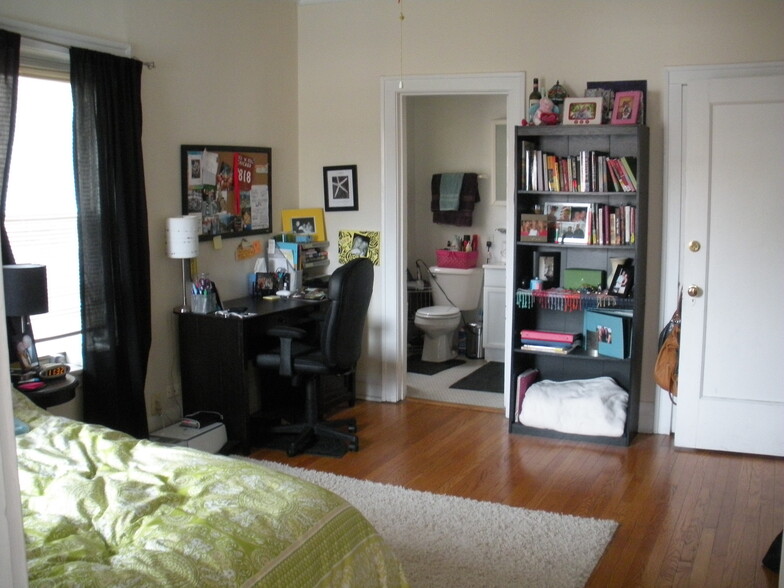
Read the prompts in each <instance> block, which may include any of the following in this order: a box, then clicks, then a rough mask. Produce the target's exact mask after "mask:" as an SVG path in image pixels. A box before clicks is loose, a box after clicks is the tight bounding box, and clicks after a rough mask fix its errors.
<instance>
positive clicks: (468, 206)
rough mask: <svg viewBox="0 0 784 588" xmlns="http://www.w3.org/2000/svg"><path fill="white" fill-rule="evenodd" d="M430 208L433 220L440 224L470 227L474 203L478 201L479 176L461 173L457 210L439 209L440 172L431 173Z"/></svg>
mask: <svg viewBox="0 0 784 588" xmlns="http://www.w3.org/2000/svg"><path fill="white" fill-rule="evenodd" d="M430 193H431V199H430V210H431V212H432V213H433V222H434V223H438V224H442V225H456V226H458V227H470V226H471V224H472V223H473V220H474V218H473V217H474V204H476V203H477V202H479V176H478V175H477V174H475V173H465V174H463V185H462V187H461V188H460V204H459V205H458V208H457V210H441V209H440V208H441V174H433V179H432V181H431V182H430Z"/></svg>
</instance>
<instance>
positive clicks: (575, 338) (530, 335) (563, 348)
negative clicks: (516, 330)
mask: <svg viewBox="0 0 784 588" xmlns="http://www.w3.org/2000/svg"><path fill="white" fill-rule="evenodd" d="M582 339H583V335H582V333H567V332H563V331H538V330H533V329H523V330H522V331H520V343H521V344H522V349H524V350H526V351H541V352H544V353H560V354H566V353H571V352H572V351H574V350H575V349H577V348H578V347H580V346H581V345H582Z"/></svg>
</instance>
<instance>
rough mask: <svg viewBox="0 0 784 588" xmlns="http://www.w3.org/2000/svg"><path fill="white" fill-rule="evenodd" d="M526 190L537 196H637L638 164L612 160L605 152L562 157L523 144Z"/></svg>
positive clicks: (522, 158) (628, 159)
mask: <svg viewBox="0 0 784 588" xmlns="http://www.w3.org/2000/svg"><path fill="white" fill-rule="evenodd" d="M520 147H521V154H520V158H521V161H520V166H521V168H522V174H521V186H520V188H521V189H523V190H530V191H535V192H636V191H637V177H636V174H635V169H636V167H637V161H636V159H635V158H634V157H611V156H610V155H608V154H607V153H604V152H602V151H593V150H591V151H589V150H583V151H580V152H579V153H577V154H576V155H568V156H564V157H561V156H558V155H554V154H552V153H547V152H545V151H542V150H541V149H538V148H537V146H536V145H535V144H534V143H532V142H530V141H521V145H520Z"/></svg>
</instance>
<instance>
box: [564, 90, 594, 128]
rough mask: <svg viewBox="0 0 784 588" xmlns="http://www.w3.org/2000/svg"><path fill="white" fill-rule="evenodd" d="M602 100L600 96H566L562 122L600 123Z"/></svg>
mask: <svg viewBox="0 0 784 588" xmlns="http://www.w3.org/2000/svg"><path fill="white" fill-rule="evenodd" d="M602 100H603V99H602V97H601V96H597V97H594V98H567V99H566V100H564V114H563V121H562V122H563V124H565V125H600V124H602Z"/></svg>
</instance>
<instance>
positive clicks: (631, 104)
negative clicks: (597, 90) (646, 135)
mask: <svg viewBox="0 0 784 588" xmlns="http://www.w3.org/2000/svg"><path fill="white" fill-rule="evenodd" d="M641 102H642V92H640V91H637V90H630V91H628V92H617V93H616V94H615V105H614V106H613V114H612V121H611V122H612V124H614V125H636V124H637V123H638V121H639V119H640V104H641Z"/></svg>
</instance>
